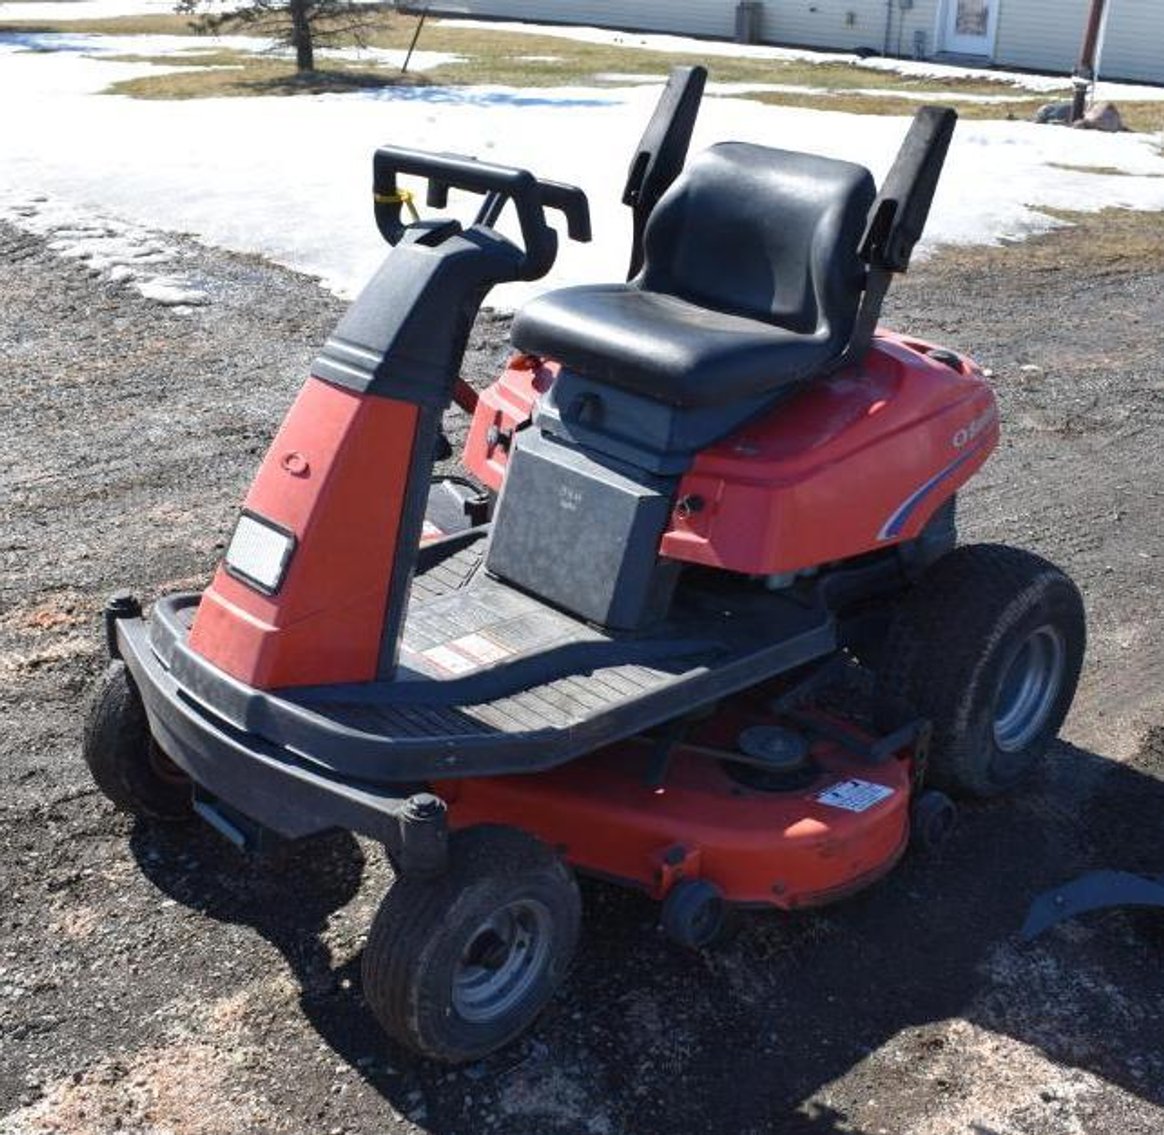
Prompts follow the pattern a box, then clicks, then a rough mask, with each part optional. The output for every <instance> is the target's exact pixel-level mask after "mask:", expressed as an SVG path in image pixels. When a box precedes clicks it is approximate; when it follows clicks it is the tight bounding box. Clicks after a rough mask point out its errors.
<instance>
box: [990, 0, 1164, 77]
mask: <svg viewBox="0 0 1164 1135" xmlns="http://www.w3.org/2000/svg"><path fill="white" fill-rule="evenodd" d="M1001 2H1002V9H1001V10H1000V12H999V18H998V40H997V43H996V45H995V51H994V58H995V60H996V61H997V62H999V63H1004V64H1006V65H1007V66H1010V67H1031V68H1035V69H1037V70H1042V71H1057V72H1059V73H1060V74H1064V75H1069V74H1070V73H1071V72H1072V71H1073V70H1074V69H1075V64H1076V63H1077V62H1078V61H1079V49H1080V47H1081V46H1082V44H1083V30H1084V27H1085V26H1086V23H1087V10H1088V2H1087V0H1001ZM1101 51H1102V55H1101V56H1100V60H1099V71H1100V74H1101V75H1103V76H1105V77H1107V78H1110V79H1140V80H1147V81H1148V82H1152V83H1164V3H1162V2H1161V0H1108V2H1107V28H1106V31H1105V32H1104V36H1103V40H1102V41H1101Z"/></svg>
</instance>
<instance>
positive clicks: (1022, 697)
mask: <svg viewBox="0 0 1164 1135" xmlns="http://www.w3.org/2000/svg"><path fill="white" fill-rule="evenodd" d="M1066 654H1067V652H1066V648H1065V646H1064V642H1063V636H1062V635H1061V634H1060V633H1059V632H1058V631H1057V630H1056V629H1055V628H1054V627H1052V626H1043V627H1039V629H1038V630H1036V631H1033V632H1032V633H1031V634H1030V635H1029V636H1028V637H1027V639H1026V640H1025V641H1024V642H1023V643H1022V644H1021V645H1020V646H1019V648H1018V650H1017V651H1015V654H1014V657H1013V658H1012V659H1011V661H1010V665H1009V666H1007V668H1006V671H1005V673H1004V674H1003V676H1002V681H1001V682H1000V683H999V685H998V692H997V693H996V694H995V698H994V741H995V744H997V745H998V747H999V748H1000V749H1001V750H1002V751H1003V752H1006V753H1013V752H1017V751H1018V750H1019V749H1023V748H1025V747H1026V746H1027V745H1029V744H1030V743H1031V741H1033V740H1034V739H1035V737H1037V736H1038V734H1039V732H1040V730H1041V729H1042V728H1043V726H1044V725H1046V723H1047V718H1048V717H1049V716H1050V714H1051V708H1052V707H1053V706H1054V704H1055V700H1056V698H1057V697H1058V696H1059V690H1060V687H1061V686H1062V684H1063V666H1064V660H1065V658H1066Z"/></svg>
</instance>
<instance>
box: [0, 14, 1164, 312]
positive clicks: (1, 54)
mask: <svg viewBox="0 0 1164 1135" xmlns="http://www.w3.org/2000/svg"><path fill="white" fill-rule="evenodd" d="M46 38H47V37H46ZM125 46H126V43H125V42H123V43H122V44H119V48H120V49H121V50H124V49H125ZM184 46H189V42H188V41H187V44H185V45H184ZM699 46H700V49H701V50H704V49H706V48H707V47H708V46H709V45H707V44H703V43H701V44H700V45H699ZM713 46H714V45H713ZM724 50H725V51H730V50H731V45H724ZM741 50H743V49H741ZM765 50H779V49H765ZM174 59H175V62H176V63H177V62H180V61H181V60H182V55H181V54H180V53H179V54H176V55H175V56H174ZM143 73H152V69H151V67H150V66H149V65H146V64H131V63H114V62H111V61H109V60H108V59H103V58H93V57H90V55H89V54H87V53H86V52H85V51H72V52H64V51H50V52H48V53H42V52H29V51H25V50H21V49H20V45H19V44H15V43H12V42H11V40H9V41H8V42H7V43H6V42H5V37H4V36H3V35H0V102H2V103H3V104H4V105H9V106H29V107H35V108H36V113H35V114H23V115H20V114H14V115H10V116H9V117H8V118H7V119H6V121H5V124H4V129H3V130H0V208H3V207H5V206H11V205H13V204H14V203H20V202H26V201H27V200H28V199H29V198H30V197H33V196H38V195H39V196H42V197H43V196H45V195H47V196H51V197H52V199H53V200H54V202H58V203H60V204H61V206H62V207H63V206H64V205H65V204H66V203H68V204H70V205H72V206H74V207H75V208H76V210H77V215H78V216H81V217H85V216H91V215H94V214H95V215H96V216H98V217H101V218H104V217H107V216H115V217H122V218H125V219H126V221H127V222H128V223H129V224H130V225H131V226H136V227H137V231H141V232H143V233H146V234H156V233H157V232H165V231H177V232H183V233H192V234H194V235H195V236H196V237H197V238H198V239H199V240H201V241H203V242H204V243H207V244H214V245H219V246H222V247H225V248H229V249H233V250H236V251H240V252H246V253H257V254H260V255H263V256H266V257H268V258H269V259H271V260H274V261H276V262H277V263H281V264H284V265H287V266H289V267H291V268H295V269H298V270H299V271H302V272H306V273H308V274H311V275H315V276H319V277H320V278H321V279H322V280H323V282H324V283H325V285H326V286H327V287H329V288H331V289H332V290H334V291H336V292H337V293H339V294H341V295H345V296H349V295H352V294H354V293H355V292H356V291H358V290H359V288H360V287H362V285H363V284H364V282H365V281H366V280H367V279H368V277H369V276H370V275H371V274H372V272H373V271H375V269H376V267H377V266H378V265H379V263H380V262H381V261H382V260H383V257H384V255H385V253H386V251H387V248H386V246H385V245H384V244H383V242H382V241H381V239H380V237H379V234H378V233H377V232H376V229H375V225H374V222H373V217H372V204H371V200H370V195H369V181H370V174H371V160H372V154H373V152H374V150H375V148H376V147H377V146H378V145H381V144H383V143H387V142H390V143H392V144H394V145H398V146H406V147H415V148H418V149H426V150H437V151H442V150H443V151H448V152H453V153H462V154H473V155H476V156H478V157H480V158H481V159H483V160H487V161H493V162H497V163H500V164H503V165H516V166H522V167H525V168H532V169H533V171H534V172H535V173H536V174H538V175H539V176H541V177H545V178H550V179H552V180H556V181H565V182H567V183H572V184H576V185H579V186H581V187H582V188H583V189H584V190H585V191H586V192H587V194H588V195H589V199H590V206H591V212H592V218H593V227H594V234H595V239H594V242H593V243H592V244H588V245H579V244H576V243H574V242H572V241H567V240H566V239H565V238H564V237H563V239H562V241H561V251H560V253H559V257H558V261H557V263H556V264H555V266H554V269H553V271H552V272H551V273H550V274H549V275H548V276H547V277H546V278H545V279H543V280H540V281H536V282H533V283H529V284H524V283H523V284H517V285H507V286H506V287H504V288H499V289H497V290H496V291H494V292H493V293H491V295H490V302H491V303H492V304H494V305H496V306H499V307H514V306H517V305H519V304H521V303H523V302H524V301H525V300H526V299H527V298H529V297H530V296H531V295H533V294H536V293H537V292H539V291H544V290H546V289H547V288H553V287H561V286H564V285H568V284H575V283H580V282H593V281H600V280H617V279H620V278H621V277H622V276H623V274H624V273H625V267H626V258H627V253H628V247H629V239H630V223H629V215H628V213H627V210H626V209H625V208H623V207H622V205H621V204H620V198H621V191H622V181H623V178H624V176H625V171H626V162H627V160H628V156H629V155H630V154H631V153H632V151H633V149H634V147H635V146H636V145H637V143H638V140H639V137H640V135H641V133H642V130H643V127H644V126H645V124H646V122H647V120H648V118H649V117H650V114H651V112H652V110H653V108H654V104H655V101H656V99H657V98H658V94H659V89H660V84H659V82H655V83H652V84H643V83H639V82H637V81H636V82H635V83H634V84H633V85H629V84H628V85H625V86H616V87H602V88H596V87H561V88H541V87H538V88H506V87H483V86H478V87H439V86H429V87H388V88H383V89H377V90H368V91H360V92H356V93H351V94H327V95H316V96H306V95H304V96H299V97H296V98H294V99H287V98H278V97H268V98H247V99H190V100H184V101H177V102H166V101H151V100H138V99H130V98H117V97H110V96H107V95H101V94H100V93H99V92H101V91H102V90H104V89H105V88H106V87H107V86H108V85H109V83H111V82H113V81H115V80H117V79H122V78H127V77H131V76H133V75H137V74H143ZM713 89H718V90H726V89H727V86H726V85H724V86H722V87H719V88H713ZM752 89H755V88H752ZM1005 91H1006V88H1003V89H1002V92H1000V93H1003V92H1005ZM907 126H908V118H906V117H904V116H901V117H899V116H862V115H853V114H846V113H841V112H839V111H825V110H810V109H806V108H801V107H792V106H766V105H763V104H761V103H758V102H755V101H750V100H747V99H746V98H739V99H731V100H729V99H723V98H710V99H708V100H707V101H706V103H705V104H704V107H703V109H702V111H701V113H700V117H699V120H698V123H697V126H696V133H695V137H694V139H693V147H692V149H693V152H698V150H700V149H702V148H704V147H706V146H708V145H710V144H712V143H713V142H717V141H721V140H724V139H729V138H732V139H737V140H740V141H747V142H757V143H760V144H764V145H769V146H779V147H781V148H785V149H790V150H804V151H807V152H809V153H818V154H824V155H826V156H830V157H836V158H843V159H846V160H849V161H854V162H859V163H861V164H863V165H865V166H867V167H868V168H869V169H870V170H872V172H873V174H874V176H876V177H878V178H881V177H883V176H884V175H885V173H886V171H887V169H888V167H889V164H890V162H891V161H892V159H893V156H894V154H895V153H896V151H897V147H898V146H899V144H900V142H901V139H902V136H903V135H904V133H905V130H906V129H907ZM1089 168H1090V170H1099V169H1106V170H1114V171H1118V172H1117V173H1097V172H1089ZM479 203H480V202H479V200H478V199H474V198H472V197H470V196H467V195H458V194H454V196H453V199H452V201H451V209H450V213H451V214H452V215H454V216H458V217H462V218H469V217H472V216H473V214H474V213H475V211H476V208H477V206H478V205H479ZM1108 206H1119V207H1124V208H1133V209H1164V159H1162V158H1161V155H1160V152H1159V150H1158V148H1157V140H1156V139H1155V138H1153V137H1149V136H1146V135H1137V134H1119V135H1111V134H1101V133H1098V132H1092V131H1078V130H1062V129H1055V128H1051V127H1046V126H1036V125H1034V124H1032V123H1027V122H1017V121H1016V122H1007V121H1002V120H999V121H966V120H964V121H962V122H960V123H959V125H958V129H957V131H956V133H955V136H954V142H953V146H952V147H951V150H950V156H949V159H948V161H947V165H946V171H945V175H944V177H943V180H942V182H941V184H940V186H939V189H938V194H937V198H936V200H935V202H934V207H933V211H932V213H931V216H930V222H929V226H928V229H927V234H926V239H925V242H924V243H923V245H922V247H921V249H920V250H919V251H920V254H921V255H924V254H925V252H926V251H927V250H929V249H933V248H934V247H935V246H937V245H939V244H962V243H965V244H976V243H996V242H999V241H1003V240H1015V239H1021V238H1022V237H1024V236H1026V235H1029V234H1031V233H1036V232H1043V231H1047V230H1048V229H1050V228H1053V227H1055V226H1056V224H1057V223H1058V222H1056V221H1054V220H1053V219H1052V218H1051V217H1050V216H1049V215H1048V214H1047V212H1045V210H1046V209H1048V208H1060V209H1094V210H1098V209H1102V208H1105V207H1108ZM422 212H426V210H423V209H422ZM551 220H552V221H553V222H554V223H558V222H559V220H560V218H558V217H557V216H556V215H551ZM504 222H505V218H503V224H502V226H501V227H502V229H503V231H507V232H508V233H509V234H511V235H512V234H513V226H512V225H508V226H507V225H506V224H505V223H504ZM153 239H157V238H156V237H154V238H153ZM134 259H135V258H127V259H126V262H125V264H124V265H123V267H124V268H125V269H126V270H127V271H128V270H131V269H133V267H134V265H133V260H134ZM114 267H116V265H113V266H110V267H109V268H108V269H107V270H110V271H112V270H113V268H114ZM138 267H139V268H140V267H141V266H140V265H138ZM173 274H174V273H173V272H172V271H170V270H166V271H161V270H157V271H155V272H154V276H155V277H156V276H162V275H166V276H170V275H173ZM135 279H136V277H135Z"/></svg>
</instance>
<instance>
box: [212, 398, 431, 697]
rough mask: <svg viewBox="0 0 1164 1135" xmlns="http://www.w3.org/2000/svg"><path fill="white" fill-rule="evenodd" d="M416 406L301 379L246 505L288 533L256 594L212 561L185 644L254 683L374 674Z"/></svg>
mask: <svg viewBox="0 0 1164 1135" xmlns="http://www.w3.org/2000/svg"><path fill="white" fill-rule="evenodd" d="M416 420H417V409H416V407H415V406H412V405H409V404H408V403H405V402H396V401H393V400H391V399H387V398H378V397H365V396H361V395H359V394H356V393H354V392H352V391H350V390H344V389H342V388H340V387H337V386H332V385H330V384H329V383H326V382H323V381H322V380H320V379H317V378H311V379H308V381H307V383H306V384H305V386H304V387H303V389H302V391H301V392H300V393H299V396H298V398H296V400H295V403H294V405H293V406H292V407H291V410H290V412H289V413H288V415H287V417H286V419H285V420H284V422H283V425H282V427H281V428H280V430H279V432H278V434H277V435H276V436H275V440H274V441H273V442H272V443H271V448H270V450H269V451H268V452H267V456H266V457H265V458H264V460H263V464H262V466H261V467H260V469H259V472H258V475H257V476H256V478H255V481H254V483H253V484H252V485H251V489H250V492H249V493H248V494H247V499H246V503H245V506H244V507H245V508H246V509H247V511H249V512H253V513H255V514H257V515H258V516H261V517H264V518H265V519H267V520H270V521H272V522H274V523H275V524H276V525H278V526H280V527H281V528H284V529H286V530H288V531H290V532H292V533H294V535H295V538H296V544H297V546H296V549H295V552H294V554H293V555H292V557H291V561H290V564H289V565H288V568H287V573H286V577H285V579H284V581H283V584H282V586H281V587H280V589H279V591H278V592H277V593H276V594H275V595H271V596H267V595H262V594H260V593H259V592H257V591H256V590H254V589H253V588H251V587H249V586H247V585H246V584H245V583H242V582H240V581H239V580H237V579H234V578H233V577H232V576H230V575H229V574H228V573H227V572H226V570H225V569H224V568H223V567H222V566H220V567H219V569H218V572H217V573H216V575H215V577H214V580H213V582H212V583H211V585H210V587H209V588H208V589H207V590H206V592H205V593H204V595H203V597H202V603H201V605H200V606H199V608H198V615H197V617H196V618H195V621H194V627H193V629H192V631H191V634H190V645H191V647H193V649H194V650H196V651H197V652H198V653H199V654H201V655H202V656H203V657H205V658H206V659H208V660H209V661H210V662H212V663H214V664H215V665H216V666H218V667H219V668H220V669H222V670H225V671H226V672H227V673H228V674H230V675H232V676H233V677H235V678H238V679H240V680H242V681H245V682H247V683H248V684H249V685H251V686H254V687H256V688H258V689H272V688H276V687H280V686H295V685H313V684H324V683H330V682H360V681H369V680H371V679H373V678H374V677H375V676H376V670H377V664H378V661H379V655H380V645H381V642H380V640H381V634H382V631H383V626H384V608H385V603H386V600H387V594H388V588H389V581H390V577H391V573H392V562H393V555H394V551H395V547H396V538H397V534H398V528H399V523H400V515H401V508H402V500H403V496H404V491H405V486H406V484H407V478H408V469H409V463H410V458H411V454H412V446H413V442H414V438H415V433H416Z"/></svg>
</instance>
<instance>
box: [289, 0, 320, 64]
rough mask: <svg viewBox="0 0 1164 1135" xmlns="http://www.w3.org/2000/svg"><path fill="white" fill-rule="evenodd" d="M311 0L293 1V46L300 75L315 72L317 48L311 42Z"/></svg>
mask: <svg viewBox="0 0 1164 1135" xmlns="http://www.w3.org/2000/svg"><path fill="white" fill-rule="evenodd" d="M309 3H310V0H291V5H290V7H291V45H292V46H293V47H294V48H295V70H296V71H298V72H299V73H300V74H303V73H304V72H305V71H314V70H315V48H314V46H313V44H312V42H311V19H310V17H309V16H308V14H307V8H308V5H309Z"/></svg>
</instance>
